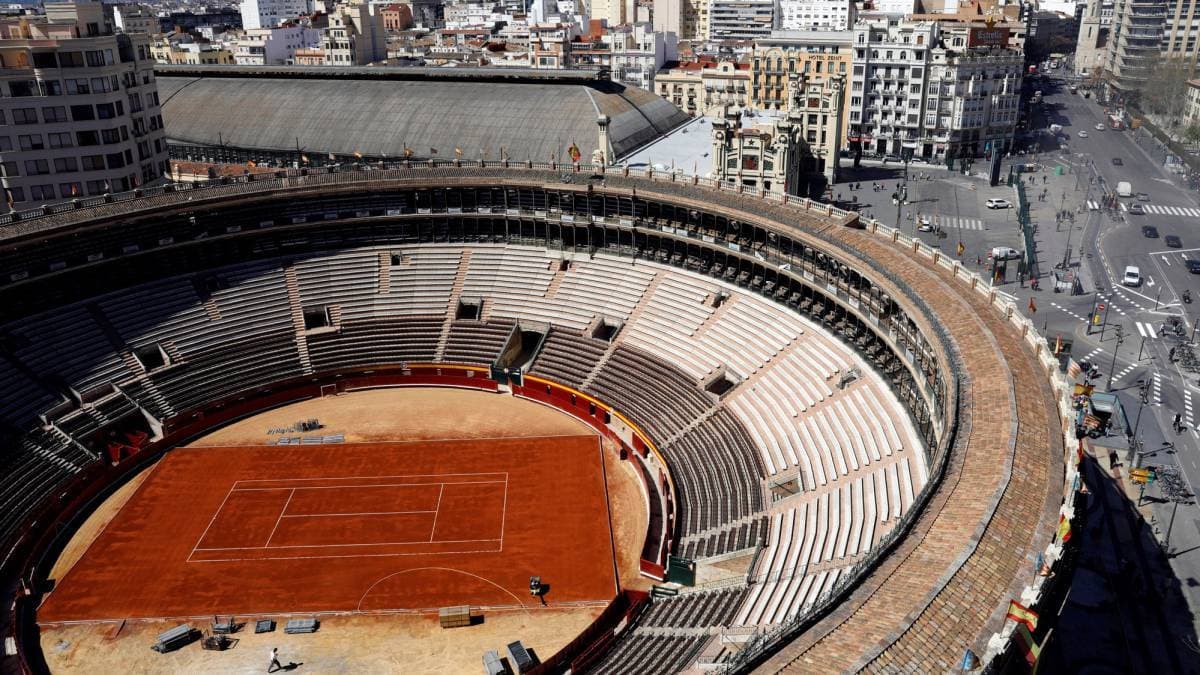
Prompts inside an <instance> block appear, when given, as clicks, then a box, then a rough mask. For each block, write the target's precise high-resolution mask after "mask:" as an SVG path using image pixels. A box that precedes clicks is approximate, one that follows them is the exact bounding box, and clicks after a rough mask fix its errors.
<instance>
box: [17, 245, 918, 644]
mask: <svg viewBox="0 0 1200 675" xmlns="http://www.w3.org/2000/svg"><path fill="white" fill-rule="evenodd" d="M464 298H477V299H479V300H481V301H482V303H483V304H482V308H483V317H485V320H464V319H456V318H455V312H456V310H457V307H458V301H459V300H460V299H464ZM313 309H321V310H324V312H325V316H326V317H327V320H328V325H324V326H321V327H319V328H316V329H313V328H311V327H309V328H306V326H305V322H306V321H307V312H308V311H309V310H313ZM521 320H525V321H535V322H537V323H538V324H539V325H543V326H544V325H546V324H549V326H550V331H549V334H548V336H547V339H546V340H545V342H544V344H543V347H542V350H541V352H540V353H539V354H538V357H537V358H536V359H535V361H534V362H533V364H532V369H531V372H532V373H534V374H540V375H544V376H546V377H548V378H551V379H554V380H556V381H560V382H563V383H565V384H568V385H571V386H576V387H579V388H581V389H583V390H585V391H587V392H589V393H592V394H594V395H596V396H598V397H600V398H602V399H604V400H606V401H608V402H610V403H612V404H613V405H615V406H616V407H617V408H618V409H620V410H621V411H622V412H624V413H626V414H627V415H628V416H629V417H630V418H631V419H633V420H635V421H636V422H637V423H638V424H640V425H641V426H642V427H643V428H644V429H645V430H646V431H647V432H648V433H649V434H650V436H651V438H652V439H653V440H654V441H655V442H656V444H657V445H658V446H659V449H660V451H661V452H662V454H663V456H664V457H665V459H666V461H667V463H668V464H669V466H670V468H671V471H672V475H673V477H674V481H675V485H676V487H677V491H678V494H677V498H678V499H677V502H678V505H677V509H676V512H677V514H678V520H677V522H676V533H675V536H677V537H681V538H686V539H687V542H686V543H685V544H684V545H683V547H682V548H683V550H682V551H681V552H682V553H684V554H685V555H687V556H689V557H692V556H694V557H700V558H703V557H710V556H715V555H720V554H723V553H727V552H730V551H739V550H743V549H746V548H751V547H755V546H757V545H759V542H761V541H766V542H767V543H766V549H765V550H764V553H763V555H762V556H760V561H759V565H758V568H757V569H756V570H751V571H750V574H749V576H750V577H751V578H752V579H753V580H754V584H753V585H752V586H751V591H750V594H749V595H748V596H747V598H746V600H745V602H744V603H743V604H742V606H741V607H738V608H737V609H738V613H737V616H736V617H734V618H736V619H737V622H738V623H742V624H747V625H751V624H759V623H771V622H776V621H779V620H782V619H783V618H785V617H787V616H790V615H793V614H795V612H797V611H801V610H802V609H803V607H805V606H808V605H809V604H811V599H812V598H815V597H816V594H819V592H820V591H821V590H823V589H824V588H826V587H828V586H830V585H831V584H832V581H831V579H834V578H836V576H837V574H838V572H837V570H836V569H835V568H836V566H837V564H839V561H841V560H842V559H844V558H853V556H855V555H858V554H861V553H862V552H863V551H865V550H867V549H868V548H869V547H870V546H872V545H873V544H874V543H875V542H876V541H878V538H879V536H881V534H882V532H883V530H884V528H885V527H889V526H890V523H891V522H892V521H893V520H894V519H895V518H896V517H897V516H898V515H899V513H900V511H901V510H902V509H905V508H907V507H908V506H909V505H910V504H911V503H912V501H913V494H914V493H915V492H917V491H919V490H920V488H921V487H923V485H924V483H925V481H926V473H925V472H926V467H925V464H924V461H923V457H922V455H920V453H919V452H917V449H918V447H919V446H918V444H917V441H916V438H917V436H916V433H915V431H914V430H913V428H912V425H911V424H910V423H909V421H908V419H907V417H905V415H904V413H903V412H902V411H901V410H900V407H899V404H898V403H896V402H895V400H894V399H893V398H892V396H891V394H890V392H888V391H887V390H886V385H885V384H884V383H883V381H882V379H880V378H879V377H878V376H876V375H875V374H874V373H873V372H871V371H869V370H866V369H863V370H865V371H866V372H861V373H858V374H857V375H856V378H852V381H851V382H850V383H849V384H845V383H841V382H839V378H842V377H844V376H847V375H848V374H850V373H851V369H852V368H853V367H854V366H853V364H855V363H858V361H857V360H856V358H855V357H854V356H853V354H852V352H851V351H850V350H849V349H848V348H847V347H845V346H844V345H841V344H840V343H838V342H836V341H834V340H833V339H832V338H829V337H828V336H827V335H826V334H824V333H823V332H822V331H820V330H817V329H816V328H815V327H814V326H813V325H812V324H811V323H810V322H807V321H806V320H804V319H802V318H800V317H799V316H798V315H796V314H794V313H792V312H788V311H786V310H784V309H782V308H781V307H779V306H778V305H775V304H773V303H771V302H769V301H766V300H764V299H761V298H759V297H756V296H754V295H750V294H748V293H745V292H744V291H741V290H739V289H737V288H736V287H734V286H732V285H729V284H727V283H724V282H721V281H719V280H714V279H711V278H705V277H701V276H698V275H695V274H689V273H685V272H681V271H679V270H677V269H673V268H669V267H666V266H664V265H659V264H652V263H645V262H638V263H637V264H636V265H635V264H633V263H631V262H630V261H629V260H626V259H613V258H607V257H604V256H596V257H594V258H580V259H576V260H573V261H571V262H570V263H569V264H565V263H563V262H562V261H561V260H560V259H559V258H558V257H556V256H555V255H554V254H553V253H550V252H547V251H544V250H540V249H533V248H528V247H513V246H499V245H497V246H472V247H469V248H466V249H464V248H460V247H450V246H438V245H421V246H403V247H395V248H364V249H356V250H348V251H338V252H332V253H329V254H324V255H308V256H305V257H303V258H301V259H275V260H268V261H258V262H253V263H247V264H240V265H234V266H230V267H229V268H226V269H223V270H218V271H213V272H209V273H206V274H201V275H190V276H187V277H178V278H171V279H164V280H161V281H156V282H152V283H148V284H145V285H143V286H140V287H137V288H134V289H129V290H126V291H121V292H118V293H112V294H109V295H107V296H104V297H101V298H97V299H95V300H93V301H89V302H86V303H80V304H79V305H75V306H71V307H66V308H62V309H61V310H58V311H56V312H54V313H47V314H44V315H37V316H33V317H29V318H26V319H23V320H21V321H17V322H14V323H12V324H9V325H7V326H4V327H2V328H0V376H2V377H3V379H4V380H5V382H6V385H7V388H6V390H5V391H3V392H0V422H2V423H3V426H5V427H8V428H12V429H17V430H26V429H31V428H34V427H37V426H39V421H38V419H37V416H38V415H39V414H42V413H46V412H47V411H51V410H55V411H56V412H55V413H54V414H53V415H47V417H48V418H49V419H50V421H52V422H54V423H55V424H56V425H57V426H58V429H61V430H62V431H63V432H65V433H66V434H70V435H71V436H73V437H76V438H78V437H80V436H84V435H86V434H88V433H91V432H92V431H94V430H96V429H100V428H102V427H103V426H104V424H106V423H107V422H111V421H112V420H114V419H119V418H120V417H121V416H123V415H128V414H129V413H131V412H133V411H134V410H135V408H134V403H135V402H136V403H137V404H138V405H140V406H141V407H143V408H145V409H146V410H147V411H149V412H150V413H151V414H153V415H156V416H161V417H166V416H170V415H175V414H179V413H182V412H185V411H187V410H188V409H190V408H192V407H194V406H197V405H199V404H202V403H204V402H207V401H212V400H216V399H220V398H222V397H225V396H228V395H230V394H233V393H236V392H238V391H241V390H245V389H249V388H253V387H258V386H264V385H268V384H270V383H272V382H275V381H280V380H284V379H288V378H293V377H299V376H303V375H307V374H310V373H312V372H319V371H327V370H336V369H342V368H351V367H363V366H368V367H369V366H375V365H383V364H395V363H398V362H402V361H407V362H428V361H433V360H435V359H437V358H439V357H440V358H441V359H442V360H446V361H454V362H469V363H478V364H488V363H491V362H492V361H493V360H494V359H495V358H496V356H497V354H498V353H499V351H500V349H501V348H502V346H503V344H504V339H505V337H506V336H507V335H508V334H509V333H510V332H511V330H512V327H513V325H514V322H516V321H521ZM601 320H603V322H604V323H605V324H606V325H608V326H612V327H617V326H620V329H619V330H618V331H617V332H616V335H615V337H612V339H613V340H614V342H609V341H608V340H605V339H598V338H593V337H588V336H585V335H584V333H585V332H586V331H589V330H590V329H592V328H593V327H594V326H595V325H596V324H597V322H599V321H601ZM154 354H159V356H157V357H155V356H154ZM721 369H724V370H723V373H722V375H723V376H724V377H726V378H727V379H728V380H729V381H730V382H731V383H732V387H733V388H732V390H731V391H729V392H726V393H725V394H724V395H723V396H718V395H717V394H713V393H710V392H708V391H705V390H704V388H703V387H702V386H701V385H702V383H703V382H706V381H707V380H708V379H711V377H712V376H715V375H716V374H717V373H718V371H719V370H721ZM114 384H115V385H116V387H117V389H113V388H112V385H114ZM842 385H845V386H842ZM68 390H71V391H73V392H74V393H73V394H68ZM76 395H78V396H79V397H81V398H82V399H83V400H84V401H87V403H86V404H85V405H82V406H80V405H78V403H75V404H72V403H69V400H70V399H71V398H72V397H74V396H76ZM56 434H57V432H56ZM31 438H34V436H28V437H27V438H26V440H25V442H24V445H21V446H19V447H18V448H16V452H14V453H11V454H12V456H11V457H7V458H6V462H5V473H6V475H13V476H18V477H24V478H20V479H19V480H18V481H17V482H12V481H6V483H5V486H4V487H0V506H6V505H11V509H6V510H5V513H8V514H14V515H13V517H11V518H8V519H6V520H5V521H4V522H0V526H2V527H4V528H5V529H4V530H2V531H0V536H6V535H8V534H9V533H10V530H9V528H11V527H12V526H13V525H14V524H15V523H17V522H18V521H19V519H20V515H21V514H22V513H24V512H26V511H27V510H28V508H30V507H31V506H32V505H33V502H34V501H36V496H38V495H42V494H47V493H49V492H51V491H52V490H53V489H54V487H55V486H56V485H59V484H61V483H62V481H63V480H66V479H67V478H69V477H70V475H72V474H73V473H75V472H77V471H78V470H79V468H80V467H82V466H84V465H86V464H87V463H88V462H91V461H94V458H93V457H91V456H90V455H89V454H87V453H84V452H81V451H80V450H79V449H78V448H77V447H76V446H74V445H73V444H71V443H70V442H69V441H68V440H67V439H66V438H65V437H62V436H61V434H57V435H51V434H42V435H40V436H38V437H37V440H36V442H34V441H31V440H29V439H31ZM31 443H33V444H32V445H31ZM97 454H99V453H97ZM793 474H798V477H799V483H800V485H801V488H800V495H799V496H798V497H797V498H795V499H785V500H782V501H779V502H778V503H776V504H774V505H769V504H767V503H765V502H766V500H765V496H766V494H767V488H766V485H765V481H766V480H767V479H768V478H787V477H789V476H791V475H793ZM31 485H32V487H31ZM18 493H20V494H19V495H18ZM764 513H767V514H769V522H770V526H769V527H768V526H767V525H766V524H765V522H764V516H763V514H764ZM817 549H819V550H820V552H821V555H820V556H816V557H814V556H815V553H814V551H815V550H817ZM817 563H821V564H822V565H824V566H825V567H826V568H828V569H823V570H822V571H820V572H819V573H818V574H813V575H808V574H805V573H804V566H805V565H806V564H807V565H811V564H817ZM847 564H849V561H847ZM810 596H811V598H810ZM739 597H740V596H739ZM719 616H720V623H726V622H728V621H729V618H728V617H727V616H726V614H720V615H719ZM637 639H639V640H641V639H651V640H660V639H665V638H662V637H661V636H658V637H655V636H645V637H638V638H637ZM671 644H673V645H674V644H675V643H671ZM676 646H679V647H680V652H679V653H680V654H683V653H684V652H687V651H688V650H689V649H690V648H691V647H692V646H695V645H690V643H689V644H688V645H682V644H679V645H676ZM621 649H624V646H623V647H622V648H621ZM618 651H620V649H619V650H618ZM637 653H638V652H634V654H637ZM613 663H617V662H616V661H614V662H613ZM643 665H644V664H643Z"/></svg>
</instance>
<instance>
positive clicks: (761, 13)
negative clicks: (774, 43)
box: [701, 0, 775, 40]
mask: <svg viewBox="0 0 1200 675" xmlns="http://www.w3.org/2000/svg"><path fill="white" fill-rule="evenodd" d="M707 8H708V14H707V22H706V25H707V27H708V33H707V35H708V39H709V40H752V39H754V38H760V37H766V36H768V35H770V34H771V31H772V30H773V29H774V28H775V0H709V2H708V3H707ZM701 22H702V23H704V22H705V19H704V18H703V17H702V18H701Z"/></svg>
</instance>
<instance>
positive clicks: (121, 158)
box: [104, 152, 125, 169]
mask: <svg viewBox="0 0 1200 675" xmlns="http://www.w3.org/2000/svg"><path fill="white" fill-rule="evenodd" d="M104 159H105V160H106V161H107V162H108V168H110V169H120V168H121V167H123V166H125V155H122V154H121V153H119V152H114V153H111V154H108V155H105V156H104Z"/></svg>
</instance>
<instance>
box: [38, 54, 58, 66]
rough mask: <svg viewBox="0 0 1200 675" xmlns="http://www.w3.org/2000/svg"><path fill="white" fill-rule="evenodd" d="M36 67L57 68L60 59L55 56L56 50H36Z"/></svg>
mask: <svg viewBox="0 0 1200 675" xmlns="http://www.w3.org/2000/svg"><path fill="white" fill-rule="evenodd" d="M33 67H34V68H57V67H58V59H56V58H54V52H34V53H33Z"/></svg>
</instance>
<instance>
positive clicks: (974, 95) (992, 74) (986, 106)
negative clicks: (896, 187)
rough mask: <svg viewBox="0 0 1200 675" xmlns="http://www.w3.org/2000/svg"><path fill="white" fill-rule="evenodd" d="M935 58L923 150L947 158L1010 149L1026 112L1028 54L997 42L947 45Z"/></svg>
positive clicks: (924, 154)
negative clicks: (1023, 87) (1023, 82)
mask: <svg viewBox="0 0 1200 675" xmlns="http://www.w3.org/2000/svg"><path fill="white" fill-rule="evenodd" d="M951 42H953V40H951ZM964 46H965V45H964ZM930 57H931V58H930V67H929V81H928V84H927V85H926V95H925V112H924V114H925V119H924V134H923V137H922V142H921V147H920V148H918V149H917V154H919V155H920V156H922V157H932V158H937V159H943V158H946V157H947V156H948V157H950V158H956V157H978V156H981V155H986V154H987V153H988V152H990V151H996V152H1001V153H1003V152H1006V151H1007V150H1008V148H1009V145H1010V144H1011V143H1012V139H1013V134H1014V133H1015V131H1016V128H1017V118H1018V116H1019V115H1018V113H1019V112H1020V99H1021V79H1022V69H1023V68H1024V65H1025V60H1024V57H1023V55H1022V54H1021V53H1020V52H1017V51H1014V50H1012V49H1007V48H1005V47H1003V46H1000V45H991V46H975V47H971V48H963V47H957V48H956V47H950V48H945V47H942V48H937V49H934V50H933V51H932V52H931V54H930Z"/></svg>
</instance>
